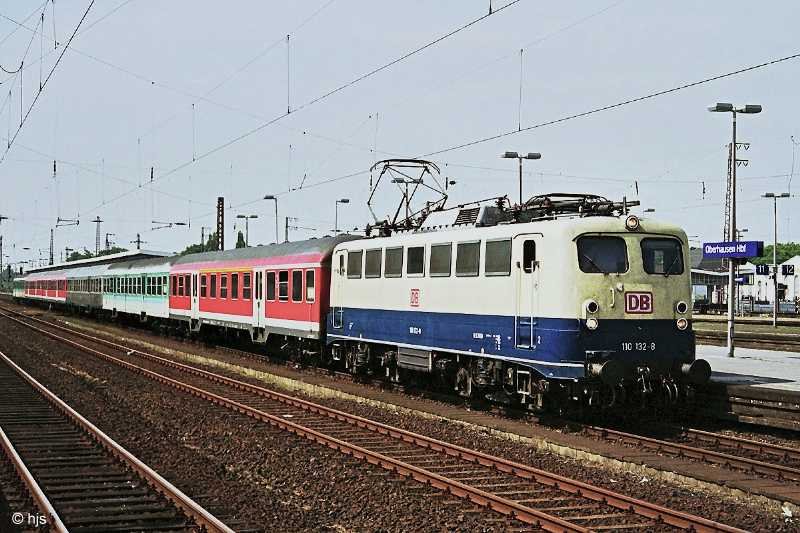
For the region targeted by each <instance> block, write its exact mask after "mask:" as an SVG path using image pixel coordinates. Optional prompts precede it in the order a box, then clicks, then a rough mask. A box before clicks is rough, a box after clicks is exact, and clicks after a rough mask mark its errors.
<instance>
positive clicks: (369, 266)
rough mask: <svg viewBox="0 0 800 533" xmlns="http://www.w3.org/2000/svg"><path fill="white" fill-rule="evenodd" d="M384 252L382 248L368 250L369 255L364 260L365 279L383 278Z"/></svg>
mask: <svg viewBox="0 0 800 533" xmlns="http://www.w3.org/2000/svg"><path fill="white" fill-rule="evenodd" d="M382 255H383V250H381V249H380V248H378V249H376V250H367V255H366V257H365V258H364V277H365V278H379V277H381V259H382V257H381V256H382Z"/></svg>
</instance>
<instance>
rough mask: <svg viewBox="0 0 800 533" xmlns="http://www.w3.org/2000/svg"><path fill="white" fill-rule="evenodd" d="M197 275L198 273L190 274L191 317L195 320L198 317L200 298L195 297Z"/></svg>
mask: <svg viewBox="0 0 800 533" xmlns="http://www.w3.org/2000/svg"><path fill="white" fill-rule="evenodd" d="M197 276H198V274H192V318H193V319H195V320H197V319H198V318H200V300H199V299H198V297H197V292H198V289H197V285H198V283H197Z"/></svg>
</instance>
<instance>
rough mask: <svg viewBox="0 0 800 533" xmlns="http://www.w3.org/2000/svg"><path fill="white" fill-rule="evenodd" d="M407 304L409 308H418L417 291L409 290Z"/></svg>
mask: <svg viewBox="0 0 800 533" xmlns="http://www.w3.org/2000/svg"><path fill="white" fill-rule="evenodd" d="M409 304H411V307H419V289H411V296H410V298H409Z"/></svg>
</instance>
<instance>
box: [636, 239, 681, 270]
mask: <svg viewBox="0 0 800 533" xmlns="http://www.w3.org/2000/svg"><path fill="white" fill-rule="evenodd" d="M642 263H643V264H644V271H645V272H647V273H648V274H664V275H665V276H669V275H670V274H683V250H682V249H681V243H680V242H678V241H676V240H675V239H663V238H661V239H653V238H650V239H642Z"/></svg>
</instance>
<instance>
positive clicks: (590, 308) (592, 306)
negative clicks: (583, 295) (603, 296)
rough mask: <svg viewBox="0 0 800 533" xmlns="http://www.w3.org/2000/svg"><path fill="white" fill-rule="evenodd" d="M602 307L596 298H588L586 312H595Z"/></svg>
mask: <svg viewBox="0 0 800 533" xmlns="http://www.w3.org/2000/svg"><path fill="white" fill-rule="evenodd" d="M599 309H600V306H599V305H598V304H597V302H596V301H594V300H586V312H587V313H591V314H594V313H596V312H597V311H598V310H599Z"/></svg>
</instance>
